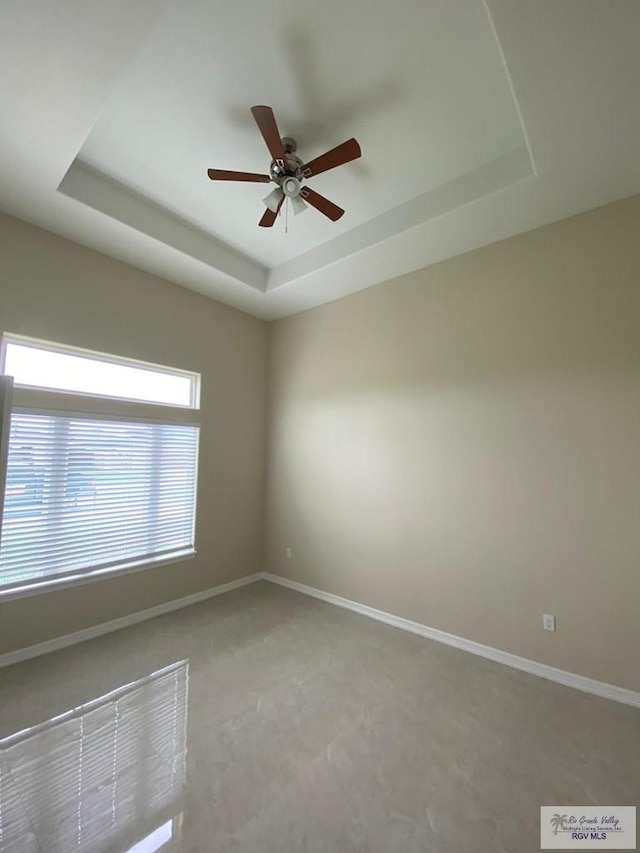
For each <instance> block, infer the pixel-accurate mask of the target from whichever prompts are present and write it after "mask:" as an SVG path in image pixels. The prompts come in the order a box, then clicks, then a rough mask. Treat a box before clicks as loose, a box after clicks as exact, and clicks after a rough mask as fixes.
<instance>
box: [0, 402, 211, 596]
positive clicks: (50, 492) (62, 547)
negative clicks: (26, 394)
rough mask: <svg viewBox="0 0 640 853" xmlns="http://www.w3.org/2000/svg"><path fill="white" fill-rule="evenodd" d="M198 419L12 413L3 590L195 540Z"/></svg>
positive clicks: (0, 544) (0, 573)
mask: <svg viewBox="0 0 640 853" xmlns="http://www.w3.org/2000/svg"><path fill="white" fill-rule="evenodd" d="M197 455H198V427H197V426H195V425H184V424H183V425H172V424H164V423H156V422H147V421H141V420H138V421H136V420H126V421H125V420H120V419H115V418H105V417H104V416H101V417H100V418H98V417H92V416H90V415H86V414H82V415H73V414H68V413H65V414H54V413H47V412H38V413H33V412H20V411H18V412H14V413H13V414H12V416H11V428H10V435H9V454H8V461H7V482H6V488H5V507H4V517H3V523H2V538H1V541H0V588H2V589H7V588H14V587H21V586H24V585H29V584H31V583H37V582H38V581H40V580H42V579H47V580H51V579H54V578H63V577H68V576H70V575H72V576H75V575H77V574H81V573H87V572H95V571H99V570H101V569H107V568H110V567H117V566H119V565H121V564H124V565H126V564H128V563H129V562H138V561H141V562H144V561H145V560H148V559H152V558H154V559H155V558H161V557H170V556H172V555H175V556H177V555H179V554H183V553H184V552H186V551H189V550H192V549H193V547H194V541H193V540H194V520H195V503H196V474H197Z"/></svg>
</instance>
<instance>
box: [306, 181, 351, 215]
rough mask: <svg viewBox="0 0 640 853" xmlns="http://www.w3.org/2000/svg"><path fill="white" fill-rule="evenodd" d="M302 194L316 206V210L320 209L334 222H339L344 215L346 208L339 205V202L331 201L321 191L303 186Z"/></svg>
mask: <svg viewBox="0 0 640 853" xmlns="http://www.w3.org/2000/svg"><path fill="white" fill-rule="evenodd" d="M300 195H301V196H302V198H303V199H304V200H305V201H308V202H309V204H310V205H312V206H313V207H315V209H316V210H319V211H320V213H324V215H325V216H327V217H328V218H329V219H331V221H332V222H337V221H338V219H340V217H341V216H343V215H344V210H343V209H342V208H341V207H338V205H337V204H334V203H333V202H332V201H329V199H328V198H325V197H324V196H323V195H320V193H317V192H315V190H312V189H311V187H302V189H301V190H300Z"/></svg>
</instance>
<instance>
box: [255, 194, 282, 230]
mask: <svg viewBox="0 0 640 853" xmlns="http://www.w3.org/2000/svg"><path fill="white" fill-rule="evenodd" d="M285 198H286V196H284V195H283V196H282V198H281V199H280V204H279V205H278V209H277V211H276V212H275V213H274V212H273V210H270V209H269V208H267V209H266V210H265V212H264V213H263V214H262V219H261V220H260V222H258V225H259V226H260V227H261V228H271V226H272V225H273V224H274V222H275V221H276V219H277V218H278V213H280V208H281V207H282V204H283V202H284V200H285Z"/></svg>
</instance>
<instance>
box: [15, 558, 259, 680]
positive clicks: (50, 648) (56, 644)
mask: <svg viewBox="0 0 640 853" xmlns="http://www.w3.org/2000/svg"><path fill="white" fill-rule="evenodd" d="M262 575H263V573H262V572H256V573H255V574H253V575H246V576H245V577H243V578H240V579H239V580H236V581H229V583H223V584H220V586H213V587H211V588H210V589H205V590H203V591H202V592H196V593H194V594H193V595H187V596H185V597H184V598H177V599H174V600H173V601H167V602H166V603H165V604H158V605H157V606H156V607H150V608H149V609H148V610H139V611H138V612H137V613H130V614H128V615H127V616H121V617H120V618H119V619H112V620H111V621H110V622H102V623H101V624H100V625H96V626H95V627H93V628H84V629H83V630H82V631H76V632H75V633H73V634H65V635H64V636H62V637H55V638H54V639H53V640H46V641H45V642H43V643H36V644H35V645H33V646H27V647H26V648H24V649H16V651H14V652H7V653H6V654H4V655H0V667H3V666H11V664H14V663H21V662H22V661H25V660H29V659H30V658H35V657H38V656H39V655H46V654H48V653H49V652H57V651H58V650H59V649H65V648H66V647H67V646H75V645H76V643H84V642H85V640H93V639H94V638H95V637H101V636H102V635H103V634H110V633H111V632H112V631H119V630H120V629H121V628H128V627H129V626H130V625H135V624H137V623H138V622H144V621H145V620H147V619H153V618H154V617H156V616H163V615H164V614H165V613H171V611H172V610H180V609H181V608H182V607H189V606H190V605H191V604H198V602H200V601H206V600H207V599H208V598H213V597H214V596H216V595H223V594H224V593H225V592H231V590H233V589H238V588H239V587H241V586H247V584H250V583H255V581H259V580H262Z"/></svg>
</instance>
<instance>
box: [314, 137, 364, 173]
mask: <svg viewBox="0 0 640 853" xmlns="http://www.w3.org/2000/svg"><path fill="white" fill-rule="evenodd" d="M361 156H362V151H361V150H360V146H359V145H358V143H357V142H356V140H355V139H348V140H347V141H346V142H343V143H342V145H337V146H336V147H335V148H332V149H331V151H327V153H326V154H321V155H320V156H319V157H316V159H315V160H311V161H310V162H309V163H305V164H304V166H303V167H302V174H303V175H304V176H305V178H312V177H313V176H314V175H319V174H320V173H321V172H328V171H329V169H335V168H336V166H342V165H343V164H344V163H350V162H351V161H352V160H357V159H358V157H361Z"/></svg>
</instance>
